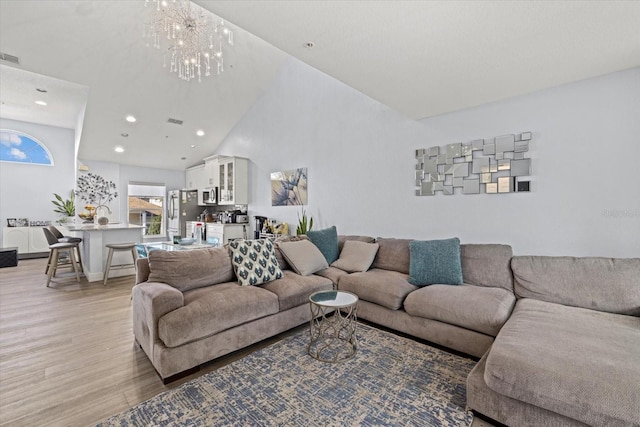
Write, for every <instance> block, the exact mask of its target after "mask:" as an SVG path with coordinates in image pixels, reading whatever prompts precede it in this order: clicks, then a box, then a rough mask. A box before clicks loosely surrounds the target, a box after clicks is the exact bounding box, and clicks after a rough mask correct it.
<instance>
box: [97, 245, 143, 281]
mask: <svg viewBox="0 0 640 427" xmlns="http://www.w3.org/2000/svg"><path fill="white" fill-rule="evenodd" d="M106 247H107V248H109V255H107V265H106V270H105V272H104V283H103V285H104V286H107V279H109V271H111V270H117V269H121V268H129V267H135V266H136V259H137V258H138V252H137V250H136V243H109V244H107V245H106ZM115 251H131V255H133V262H132V263H131V264H118V265H113V266H112V265H111V259H112V258H113V253H114V252H115Z"/></svg>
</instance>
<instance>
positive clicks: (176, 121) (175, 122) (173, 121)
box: [167, 117, 182, 125]
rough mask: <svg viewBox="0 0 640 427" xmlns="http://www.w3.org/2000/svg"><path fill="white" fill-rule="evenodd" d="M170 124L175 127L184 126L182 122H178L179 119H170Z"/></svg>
mask: <svg viewBox="0 0 640 427" xmlns="http://www.w3.org/2000/svg"><path fill="white" fill-rule="evenodd" d="M167 121H168V122H169V123H173V124H175V125H181V124H182V120H178V119H172V118H171V117H169V120H167Z"/></svg>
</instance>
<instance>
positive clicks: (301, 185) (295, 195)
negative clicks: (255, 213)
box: [271, 168, 307, 206]
mask: <svg viewBox="0 0 640 427" xmlns="http://www.w3.org/2000/svg"><path fill="white" fill-rule="evenodd" d="M306 204H307V168H298V169H293V170H283V171H278V172H272V173H271V206H295V205H306Z"/></svg>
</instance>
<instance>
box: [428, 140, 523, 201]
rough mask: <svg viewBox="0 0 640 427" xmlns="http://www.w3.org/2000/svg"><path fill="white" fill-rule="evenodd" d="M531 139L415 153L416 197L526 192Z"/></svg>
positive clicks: (481, 141)
mask: <svg viewBox="0 0 640 427" xmlns="http://www.w3.org/2000/svg"><path fill="white" fill-rule="evenodd" d="M531 137H532V133H531V132H523V133H521V134H518V135H514V134H509V135H502V136H496V137H495V138H491V139H476V140H474V141H471V142H468V143H462V142H457V143H455V144H448V145H446V146H442V147H430V148H420V149H418V150H416V170H415V177H416V186H417V187H419V188H418V189H416V196H433V195H435V194H436V192H441V193H442V194H447V195H452V194H454V193H460V192H461V193H462V194H483V193H484V194H498V193H513V192H519V191H529V180H528V179H527V178H526V177H527V176H528V175H531V159H530V158H527V157H526V156H525V155H526V153H527V151H529V142H530V141H531ZM456 189H459V190H458V191H456Z"/></svg>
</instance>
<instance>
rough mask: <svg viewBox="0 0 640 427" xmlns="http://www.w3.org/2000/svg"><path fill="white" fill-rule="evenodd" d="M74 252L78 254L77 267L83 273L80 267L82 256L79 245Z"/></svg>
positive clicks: (82, 267)
mask: <svg viewBox="0 0 640 427" xmlns="http://www.w3.org/2000/svg"><path fill="white" fill-rule="evenodd" d="M76 252H77V253H78V265H79V266H80V271H81V272H83V273H84V266H83V265H82V254H81V253H80V244H78V245H76Z"/></svg>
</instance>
